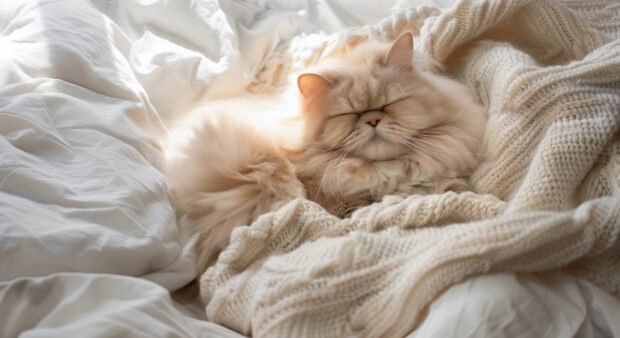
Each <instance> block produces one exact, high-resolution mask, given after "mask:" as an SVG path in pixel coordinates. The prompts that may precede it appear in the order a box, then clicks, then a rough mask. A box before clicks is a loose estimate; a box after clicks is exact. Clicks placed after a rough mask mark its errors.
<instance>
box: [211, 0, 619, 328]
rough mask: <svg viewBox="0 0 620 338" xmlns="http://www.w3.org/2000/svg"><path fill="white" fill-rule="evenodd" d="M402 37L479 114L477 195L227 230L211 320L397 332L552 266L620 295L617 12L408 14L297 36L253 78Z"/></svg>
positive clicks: (502, 4) (282, 215) (512, 2)
mask: <svg viewBox="0 0 620 338" xmlns="http://www.w3.org/2000/svg"><path fill="white" fill-rule="evenodd" d="M405 31H412V32H414V36H415V45H416V49H418V50H420V51H422V52H424V53H427V54H430V55H431V56H433V57H435V58H436V59H438V60H441V61H443V62H444V63H446V65H447V67H448V69H449V70H450V72H451V73H453V74H455V75H456V76H458V77H459V78H460V79H461V80H462V81H463V82H465V83H466V84H468V85H469V86H470V87H471V88H473V89H474V90H475V92H476V93H477V94H478V95H479V99H480V100H481V102H483V103H484V104H485V105H486V106H487V107H488V112H489V123H488V127H487V132H486V135H485V138H484V145H483V153H484V155H485V159H484V161H483V163H482V164H481V165H480V167H479V168H478V170H477V171H476V172H475V173H474V175H473V176H472V178H471V182H472V185H473V187H474V190H475V191H476V193H472V192H467V193H460V194H456V193H452V192H449V193H445V194H442V195H429V196H410V197H408V198H406V199H403V198H400V197H394V196H388V197H386V198H385V199H384V200H383V201H382V202H381V203H376V204H373V205H370V206H368V207H364V208H362V209H360V210H357V211H356V212H355V213H354V214H353V215H352V216H351V217H350V218H348V219H339V218H337V217H335V216H333V215H330V214H329V213H327V212H326V211H325V210H324V209H323V208H321V207H320V206H319V205H317V204H315V203H313V202H311V201H308V200H303V199H299V200H295V201H292V202H290V203H289V204H287V205H286V206H284V207H282V208H281V209H280V210H278V211H276V212H273V213H269V214H265V215H263V216H262V217H261V218H259V219H258V220H257V221H256V222H255V223H254V224H252V225H250V226H243V227H239V228H237V229H236V230H235V231H234V232H233V235H232V240H231V244H230V245H229V247H228V248H227V249H226V250H225V251H224V252H223V253H222V254H221V256H220V257H219V259H218V261H217V263H216V264H215V265H214V266H213V267H211V268H209V269H208V270H207V271H206V272H205V273H204V275H203V276H202V278H201V280H200V286H201V296H202V299H203V301H204V303H205V304H206V313H207V317H208V319H209V320H211V321H214V322H217V323H220V324H222V325H225V326H227V327H230V328H232V329H234V330H236V331H239V332H241V333H244V334H247V335H250V334H251V335H252V336H253V337H400V336H404V335H406V334H408V333H409V332H410V331H411V330H413V329H414V328H415V326H416V324H418V322H419V321H420V320H421V314H422V313H423V310H424V308H425V307H426V306H427V305H428V304H429V303H430V302H432V300H433V299H434V298H435V297H436V296H437V295H438V294H439V293H440V292H441V291H443V290H445V289H446V288H447V287H449V286H450V285H452V284H454V283H456V282H458V281H461V280H463V279H464V278H466V277H468V276H472V275H475V274H481V273H485V272H488V271H499V270H502V271H528V272H536V271H543V270H547V269H556V268H561V269H563V270H565V271H567V272H569V273H572V274H574V275H576V276H579V277H582V278H585V279H588V280H590V281H592V282H593V283H595V284H597V285H599V286H600V287H602V288H604V289H605V290H607V291H608V292H610V293H612V294H614V295H616V296H620V238H619V237H620V133H619V128H620V4H618V3H617V1H614V0H609V1H603V0H593V1H580V2H577V1H553V0H536V1H533V0H486V1H485V0H477V1H476V0H463V1H460V2H459V3H458V4H457V5H456V6H454V7H453V8H451V9H448V10H445V11H439V10H437V9H434V8H430V7H422V8H417V9H416V8H413V9H408V10H403V11H402V12H400V13H395V14H394V15H392V16H391V17H389V18H387V19H385V20H384V21H383V22H381V23H379V24H378V25H376V26H373V27H364V28H360V29H357V30H353V31H349V32H346V33H342V34H337V35H333V36H329V37H324V39H322V40H317V39H313V41H314V42H315V43H308V44H304V43H303V41H297V42H294V43H293V44H291V45H290V46H288V47H287V48H283V49H282V50H281V54H278V55H274V56H273V57H272V58H271V59H270V60H271V61H270V60H268V62H267V63H266V64H265V67H264V68H263V70H262V71H261V73H259V76H258V77H257V79H258V80H257V81H255V84H256V85H257V86H259V87H260V86H263V87H264V86H267V85H265V84H266V83H267V84H268V85H269V86H273V85H277V84H278V83H281V82H282V80H281V78H282V77H284V76H286V74H288V73H290V72H293V71H295V70H296V69H299V68H301V67H303V66H307V65H309V64H312V63H314V62H317V61H319V60H320V59H322V58H323V57H325V56H327V55H330V53H334V52H337V51H338V50H342V48H347V46H349V45H352V44H355V43H359V42H360V41H361V40H364V39H384V40H390V39H393V38H394V37H395V36H398V35H399V34H401V33H402V32H405ZM360 39H361V40H360ZM316 41H319V42H318V43H317V42H316ZM303 46H306V47H305V49H304V47H303Z"/></svg>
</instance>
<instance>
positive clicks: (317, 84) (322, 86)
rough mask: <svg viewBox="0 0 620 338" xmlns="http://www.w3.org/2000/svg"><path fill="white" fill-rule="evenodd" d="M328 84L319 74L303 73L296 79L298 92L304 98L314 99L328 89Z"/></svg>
mask: <svg viewBox="0 0 620 338" xmlns="http://www.w3.org/2000/svg"><path fill="white" fill-rule="evenodd" d="M329 86H330V82H329V81H328V80H327V79H326V78H324V77H322V76H321V75H319V74H314V73H305V74H301V75H299V77H298V78H297V87H298V88H299V92H300V93H301V95H303V96H304V97H305V98H311V97H316V96H317V95H320V94H322V93H324V92H326V91H327V90H328V89H329Z"/></svg>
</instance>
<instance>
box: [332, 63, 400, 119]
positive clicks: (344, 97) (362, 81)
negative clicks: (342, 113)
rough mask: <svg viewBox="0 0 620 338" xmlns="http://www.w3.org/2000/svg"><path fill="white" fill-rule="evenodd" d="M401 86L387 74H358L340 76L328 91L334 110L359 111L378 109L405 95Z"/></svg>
mask: <svg viewBox="0 0 620 338" xmlns="http://www.w3.org/2000/svg"><path fill="white" fill-rule="evenodd" d="M404 90H405V89H404V88H403V86H402V85H401V84H400V83H399V82H398V81H397V79H395V78H390V76H389V74H383V73H381V72H380V71H377V72H365V73H364V72H358V73H350V74H342V75H341V76H340V77H338V78H336V79H335V80H334V82H333V87H332V90H331V91H330V98H331V102H332V103H333V104H334V105H335V106H336V107H334V108H339V109H341V110H342V109H345V110H350V111H359V110H367V109H374V108H379V107H381V106H383V105H385V104H387V103H389V102H390V100H394V99H395V98H397V97H402V96H403V95H406V93H405V92H404Z"/></svg>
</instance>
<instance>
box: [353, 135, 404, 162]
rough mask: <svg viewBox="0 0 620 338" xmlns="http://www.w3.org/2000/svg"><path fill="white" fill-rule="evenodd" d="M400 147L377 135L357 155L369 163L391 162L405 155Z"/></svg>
mask: <svg viewBox="0 0 620 338" xmlns="http://www.w3.org/2000/svg"><path fill="white" fill-rule="evenodd" d="M403 153H404V152H403V149H402V147H401V146H400V145H398V144H395V143H393V142H390V141H387V140H385V139H384V138H383V137H381V136H379V135H375V136H374V137H373V138H372V139H371V140H370V141H368V142H367V143H366V144H365V145H364V146H363V147H362V148H361V149H360V150H359V151H357V155H358V156H359V157H361V158H363V159H365V160H368V161H389V160H394V159H397V158H398V157H399V156H401V155H403Z"/></svg>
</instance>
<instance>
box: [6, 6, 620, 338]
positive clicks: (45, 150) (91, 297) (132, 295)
mask: <svg viewBox="0 0 620 338" xmlns="http://www.w3.org/2000/svg"><path fill="white" fill-rule="evenodd" d="M451 3H452V1H438V0H437V1H397V0H387V1H382V2H375V1H353V0H340V1H336V0H333V1H329V0H321V1H301V0H295V1H279V0H275V1H232V0H220V1H199V0H184V1H164V0H123V1H120V0H93V1H85V0H65V1H54V0H37V1H35V0H31V1H25V0H16V1H4V2H2V3H0V135H1V136H0V336H1V337H15V336H24V337H63V336H65V337H66V336H69V337H71V336H89V337H109V336H123V337H158V336H170V337H195V336H208V337H241V336H240V335H239V334H237V333H235V332H233V331H231V330H228V329H226V328H224V327H222V326H219V325H217V324H214V323H211V322H209V321H208V320H207V318H206V317H205V314H204V309H203V308H202V307H201V305H200V304H199V303H197V302H193V303H186V304H181V303H178V302H176V301H175V300H173V299H172V298H171V296H170V291H173V290H176V289H178V288H180V287H181V286H183V285H185V284H186V283H187V282H189V281H190V280H191V279H192V278H193V277H194V276H195V274H196V267H195V265H194V263H193V253H192V246H191V243H187V242H186V241H184V240H183V239H182V236H181V234H179V231H178V229H177V215H176V214H175V208H174V200H173V199H172V197H171V196H170V194H169V193H168V191H167V188H166V178H165V176H164V175H163V174H162V170H161V161H162V158H163V150H162V143H161V142H162V141H161V140H162V138H163V137H164V135H165V133H166V126H167V125H168V123H170V122H172V121H174V120H175V119H178V118H181V117H183V115H184V113H186V112H187V111H188V109H189V107H191V105H192V104H194V103H195V102H197V101H200V100H208V99H214V98H221V97H229V96H234V95H236V94H239V93H241V92H242V91H243V90H244V89H245V88H246V87H247V86H248V85H249V84H250V83H251V82H252V80H253V79H254V77H255V76H256V74H257V72H258V71H259V70H260V68H261V67H262V65H263V64H264V63H265V62H266V60H267V59H268V57H269V56H270V55H272V54H273V53H274V51H275V50H276V49H277V48H278V47H279V46H281V45H282V44H285V43H288V42H291V41H293V40H294V39H295V38H296V37H299V36H303V35H307V34H319V35H328V34H330V33H333V32H338V31H342V30H345V29H347V28H349V27H354V26H361V25H366V24H372V23H375V22H377V21H379V20H381V19H382V18H384V17H386V16H388V15H390V13H392V12H393V11H394V10H396V9H399V8H403V7H409V6H420V5H432V6H437V7H439V8H442V7H447V6H450V5H451ZM618 314H620V301H619V300H618V299H617V298H615V297H613V296H611V295H609V294H607V293H605V292H604V291H602V290H601V289H599V288H598V287H596V286H594V285H593V284H591V283H589V282H587V281H584V280H581V279H578V278H575V277H572V276H570V275H568V274H566V273H564V272H561V271H550V272H546V273H541V274H517V273H508V272H506V273H501V272H498V273H494V274H488V275H483V276H477V277H473V278H470V279H468V280H465V281H463V282H462V283H460V284H457V285H455V286H453V287H451V288H450V289H448V290H446V291H445V292H444V293H443V294H442V295H441V296H440V297H439V298H438V299H437V300H436V301H435V302H434V303H433V304H432V305H431V306H430V307H429V308H428V311H427V315H426V316H425V318H424V320H423V321H422V322H421V323H419V326H418V328H417V329H416V330H415V331H414V332H412V333H411V335H410V337H543V336H544V337H567V336H574V337H620V320H618V319H620V317H619V315H618Z"/></svg>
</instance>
